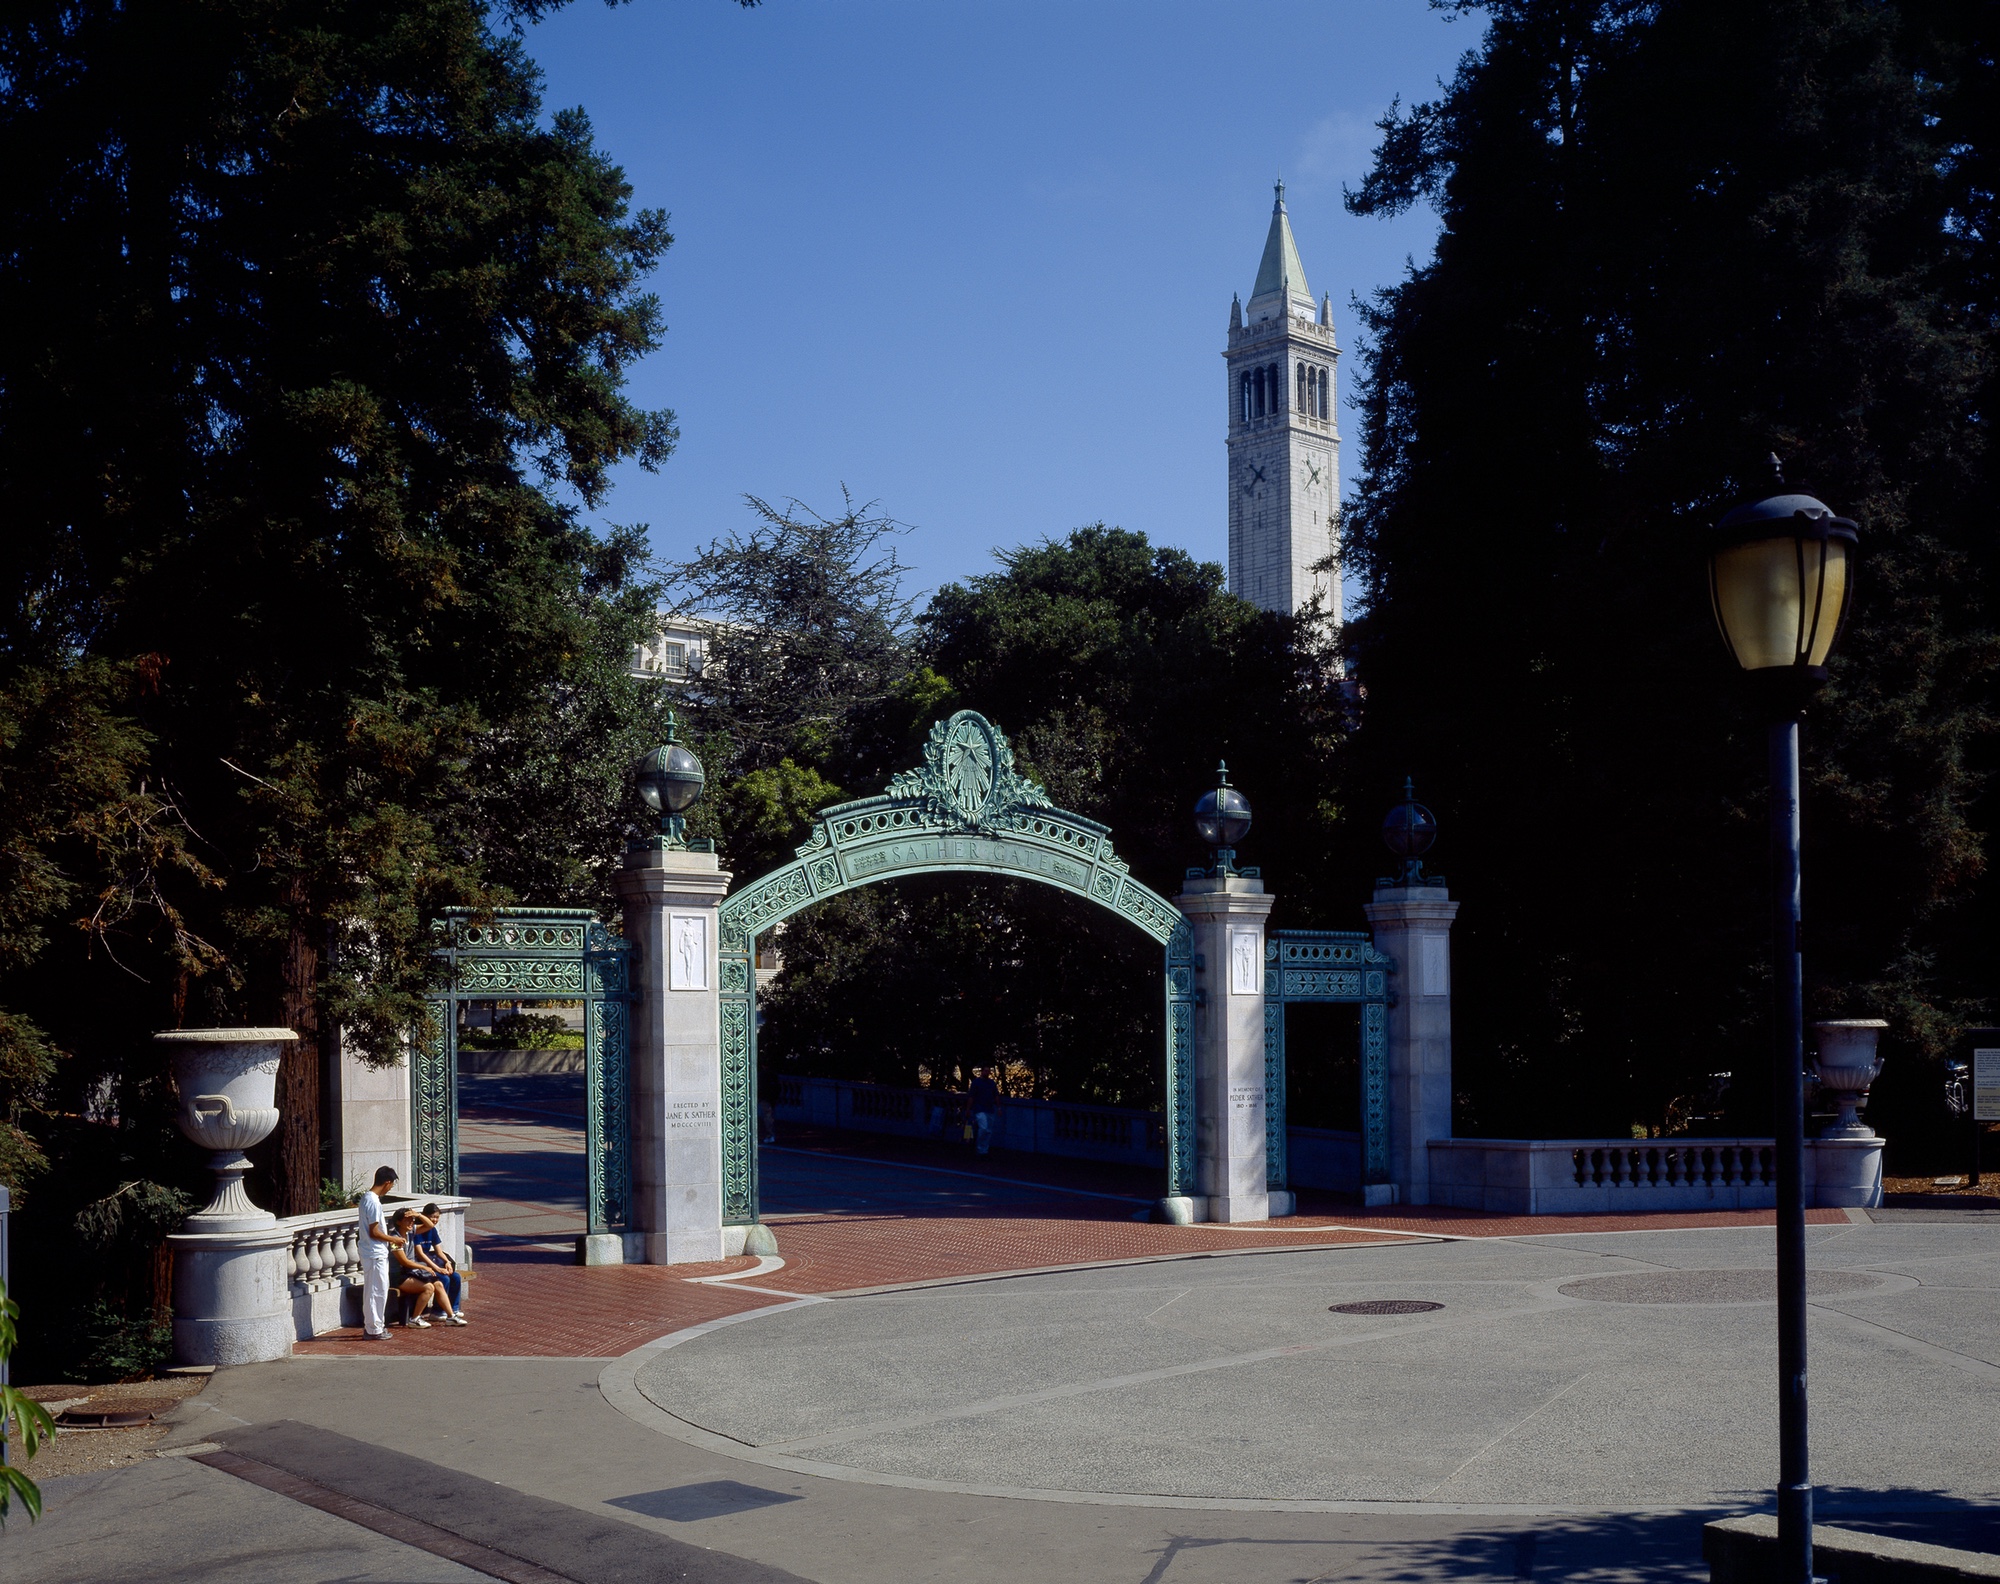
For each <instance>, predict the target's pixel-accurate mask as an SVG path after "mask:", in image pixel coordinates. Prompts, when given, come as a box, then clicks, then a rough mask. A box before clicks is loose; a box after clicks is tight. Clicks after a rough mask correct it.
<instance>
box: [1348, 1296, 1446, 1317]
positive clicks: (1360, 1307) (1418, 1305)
mask: <svg viewBox="0 0 2000 1584" xmlns="http://www.w3.org/2000/svg"><path fill="white" fill-rule="evenodd" d="M1443 1307H1444V1305H1443V1304H1441V1303H1431V1302H1430V1301H1429V1300H1428V1299H1424V1298H1367V1299H1364V1300H1362V1302H1360V1303H1344V1304H1334V1305H1333V1306H1332V1307H1331V1308H1329V1309H1328V1310H1327V1313H1328V1314H1365V1315H1383V1314H1429V1313H1430V1312H1431V1311H1432V1310H1433V1309H1442V1308H1443Z"/></svg>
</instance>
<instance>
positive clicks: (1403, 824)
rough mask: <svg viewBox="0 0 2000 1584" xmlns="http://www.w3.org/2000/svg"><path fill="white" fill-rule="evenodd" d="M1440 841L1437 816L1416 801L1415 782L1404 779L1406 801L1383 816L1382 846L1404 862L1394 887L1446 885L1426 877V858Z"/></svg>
mask: <svg viewBox="0 0 2000 1584" xmlns="http://www.w3.org/2000/svg"><path fill="white" fill-rule="evenodd" d="M1437 839H1438V822H1437V816H1436V815H1435V814H1433V813H1432V812H1431V811H1430V810H1429V809H1427V808H1425V807H1424V806H1423V804H1421V803H1419V802H1418V801H1417V787H1416V782H1415V780H1414V779H1413V778H1412V777H1409V776H1405V777H1404V778H1403V801H1402V802H1400V803H1398V804H1397V805H1396V806H1395V807H1394V808H1392V809H1390V810H1389V812H1388V813H1387V814H1385V815H1383V816H1382V845H1383V846H1385V847H1387V848H1388V849H1389V851H1390V852H1392V853H1394V854H1395V855H1396V856H1397V857H1398V858H1400V859H1402V860H1403V872H1402V873H1401V874H1400V875H1398V876H1397V877H1396V878H1395V879H1394V880H1393V881H1392V882H1390V883H1391V884H1394V885H1404V886H1411V885H1443V884H1444V882H1443V881H1442V880H1441V879H1437V878H1435V877H1426V876H1425V874H1424V862H1423V859H1424V854H1425V853H1427V852H1429V851H1430V850H1431V847H1432V845H1433V844H1434V843H1435V842H1436V841H1437Z"/></svg>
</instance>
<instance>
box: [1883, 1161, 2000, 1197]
mask: <svg viewBox="0 0 2000 1584" xmlns="http://www.w3.org/2000/svg"><path fill="white" fill-rule="evenodd" d="M1994 1153H1995V1154H1996V1155H2000V1150H1996V1151H1995V1152H1994ZM1882 1191H1883V1192H1884V1193H1892V1194H1953V1195H1957V1194H1981V1195H1984V1196H1985V1197H1986V1198H1988V1199H2000V1159H1996V1160H1995V1161H1994V1162H1993V1165H1992V1166H1991V1167H1987V1168H1986V1169H1985V1170H1982V1171H1981V1172H1980V1174H1979V1182H1978V1184H1977V1186H1975V1185H1974V1184H1973V1181H1972V1178H1971V1176H1970V1175H1969V1174H1967V1173H1963V1172H1961V1173H1959V1174H1957V1175H1953V1174H1951V1173H1949V1172H1946V1173H1943V1174H1941V1175H1939V1176H1936V1177H1884V1178H1883V1179H1882Z"/></svg>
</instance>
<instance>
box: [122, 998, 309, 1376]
mask: <svg viewBox="0 0 2000 1584" xmlns="http://www.w3.org/2000/svg"><path fill="white" fill-rule="evenodd" d="M153 1038H154V1040H155V1041H156V1042H157V1043H159V1044H160V1045H162V1046H164V1047H166V1048H167V1050H168V1051H170V1052H171V1054H172V1063H173V1078H174V1093H175V1096H176V1098H177V1100H178V1104H179V1109H178V1112H177V1114H176V1116H175V1118H174V1120H175V1121H176V1122H177V1123H178V1124H179V1126H180V1130H181V1132H182V1133H184V1134H185V1135H186V1136H187V1137H188V1138H189V1139H191V1140H192V1141H193V1142H194V1143H196V1144H198V1145H200V1146H201V1147H202V1148H203V1149H206V1150H211V1151H213V1152H214V1153H213V1154H212V1155H211V1156H210V1157H209V1165H210V1167H211V1168H212V1169H213V1170H214V1172H215V1197H214V1199H212V1200H211V1201H210V1202H209V1204H208V1207H207V1208H206V1209H204V1210H200V1211H197V1212H196V1213H195V1214H194V1215H191V1216H189V1217H188V1219H187V1221H186V1223H185V1224H184V1225H183V1226H182V1228H181V1230H180V1231H179V1232H178V1233H176V1234H174V1235H173V1236H172V1237H169V1238H168V1239H167V1244H168V1246H169V1247H170V1248H171V1249H172V1250H173V1254H174V1357H175V1359H176V1360H177V1361H178V1362H180V1363H182V1364H257V1363H262V1362H263V1361H265V1360H267V1359H278V1358H288V1357H290V1356H291V1351H292V1338H293V1320H292V1295H291V1281H290V1271H291V1243H292V1233H291V1228H290V1227H289V1226H287V1225H286V1224H285V1223H283V1222H281V1221H279V1220H278V1218H277V1217H276V1216H274V1215H272V1214H271V1212H270V1211H268V1210H260V1209H258V1207H257V1206H256V1205H255V1204H254V1203H252V1202H251V1199H250V1196H249V1194H247V1193H245V1192H244V1189H243V1176H244V1173H246V1172H247V1171H249V1170H250V1157H249V1156H247V1155H245V1154H244V1153H243V1152H244V1151H245V1150H247V1149H249V1148H250V1147H251V1146H252V1145H253V1144H261V1143H262V1142H263V1141H264V1140H265V1139H267V1138H269V1137H270V1136H271V1131H272V1129H274V1128H275V1127H277V1125H278V1107H277V1104H276V1101H277V1085H278V1062H279V1060H280V1059H281V1058H282V1057H283V1055H284V1052H285V1047H286V1046H287V1045H290V1044H293V1043H294V1042H296V1041H297V1039H298V1035H297V1034H295V1033H293V1032H292V1031H291V1030H290V1029H287V1028H235V1029H175V1030H173V1031H172V1032H170V1033H165V1034H155V1035H154V1036H153Z"/></svg>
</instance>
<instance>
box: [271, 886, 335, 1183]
mask: <svg viewBox="0 0 2000 1584" xmlns="http://www.w3.org/2000/svg"><path fill="white" fill-rule="evenodd" d="M285 903H286V906H287V908H288V909H289V910H290V913H291V925H290V930H289V932H288V934H287V936H286V940H285V960H284V977H283V999H282V1005H281V1015H282V1017H283V1018H284V1022H285V1026H286V1027H287V1028H289V1029H291V1030H293V1031H294V1032H295V1033H296V1034H297V1035H298V1036H299V1037H298V1039H297V1040H296V1041H294V1042H293V1043H292V1044H290V1045H287V1046H286V1047H285V1054H284V1057H283V1059H282V1060H281V1061H280V1062H279V1063H278V1140H277V1142H278V1149H277V1160H276V1161H275V1163H274V1166H275V1170H274V1171H273V1172H272V1176H273V1178H274V1179H275V1183H274V1186H275V1188H276V1190H277V1197H278V1202H277V1204H276V1205H275V1206H273V1208H274V1209H275V1210H276V1211H277V1213H278V1214H279V1215H281V1216H295V1215H310V1214H312V1213H313V1212H314V1211H316V1210H318V1209H319V1179H320V1160H319V1069H320V1050H319V1002H318V998H317V991H318V989H319V969H320V941H321V939H322V936H323V931H322V930H321V928H320V924H319V921H318V920H317V919H316V918H314V917H313V914H312V909H311V908H309V907H308V906H307V905H306V888H305V886H304V885H303V884H302V883H300V882H299V881H297V880H293V881H291V882H290V883H289V884H288V885H287V887H286V894H285Z"/></svg>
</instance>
